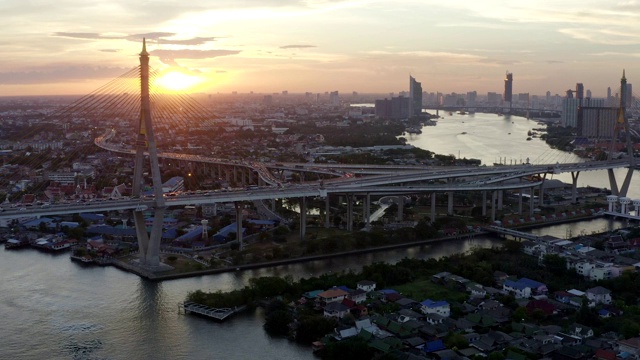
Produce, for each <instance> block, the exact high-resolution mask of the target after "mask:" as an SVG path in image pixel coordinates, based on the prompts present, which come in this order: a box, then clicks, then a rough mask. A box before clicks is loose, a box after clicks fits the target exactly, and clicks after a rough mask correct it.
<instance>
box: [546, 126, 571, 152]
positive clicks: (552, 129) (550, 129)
mask: <svg viewBox="0 0 640 360" xmlns="http://www.w3.org/2000/svg"><path fill="white" fill-rule="evenodd" d="M575 137H576V131H575V129H574V128H571V127H562V126H554V125H549V126H547V133H546V134H542V135H540V138H541V139H542V140H544V141H545V142H546V143H547V144H548V145H549V146H551V147H552V148H554V149H558V150H563V151H572V150H573V145H572V144H571V142H572V141H573V140H574V139H575Z"/></svg>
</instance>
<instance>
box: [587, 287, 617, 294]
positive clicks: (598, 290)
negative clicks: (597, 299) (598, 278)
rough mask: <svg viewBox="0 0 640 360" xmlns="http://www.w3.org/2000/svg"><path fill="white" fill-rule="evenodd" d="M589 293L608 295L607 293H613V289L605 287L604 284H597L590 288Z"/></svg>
mask: <svg viewBox="0 0 640 360" xmlns="http://www.w3.org/2000/svg"><path fill="white" fill-rule="evenodd" d="M587 292H588V293H591V294H594V295H607V294H611V291H610V290H609V289H606V288H603V287H602V286H596V287H593V288H591V289H589V290H587Z"/></svg>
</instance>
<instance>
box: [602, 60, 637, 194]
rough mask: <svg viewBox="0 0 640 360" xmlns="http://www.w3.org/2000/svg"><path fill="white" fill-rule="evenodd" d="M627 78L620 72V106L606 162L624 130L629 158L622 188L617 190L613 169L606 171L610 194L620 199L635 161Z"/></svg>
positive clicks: (623, 72)
mask: <svg viewBox="0 0 640 360" xmlns="http://www.w3.org/2000/svg"><path fill="white" fill-rule="evenodd" d="M626 93H627V78H626V77H625V71H624V70H622V78H621V79H620V106H619V108H618V121H617V122H616V125H615V128H614V132H613V138H612V139H611V146H610V148H609V155H608V156H607V160H611V157H612V155H613V152H614V151H615V150H616V144H617V142H618V141H617V140H618V135H619V134H620V130H624V132H625V135H626V138H625V140H626V146H627V156H628V157H629V169H628V170H627V175H626V176H625V178H624V181H623V182H622V186H621V187H620V188H619V189H618V184H617V182H616V178H615V175H614V173H613V169H608V170H607V172H608V175H609V184H610V186H611V193H612V194H613V195H618V196H621V197H624V196H627V191H628V190H629V185H630V184H631V176H632V175H633V171H634V167H635V159H634V157H633V144H631V134H630V133H629V121H628V119H627V116H626V111H625V110H626V104H625V98H626V96H627V94H626Z"/></svg>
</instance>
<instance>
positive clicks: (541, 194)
mask: <svg viewBox="0 0 640 360" xmlns="http://www.w3.org/2000/svg"><path fill="white" fill-rule="evenodd" d="M538 204H539V205H538V206H543V205H544V180H542V184H540V189H539V190H538Z"/></svg>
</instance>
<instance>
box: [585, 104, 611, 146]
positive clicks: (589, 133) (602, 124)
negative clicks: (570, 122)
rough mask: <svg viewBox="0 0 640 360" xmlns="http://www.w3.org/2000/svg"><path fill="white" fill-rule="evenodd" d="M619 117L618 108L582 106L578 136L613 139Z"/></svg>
mask: <svg viewBox="0 0 640 360" xmlns="http://www.w3.org/2000/svg"><path fill="white" fill-rule="evenodd" d="M617 119H618V108H611V107H590V106H589V107H587V106H580V107H579V108H578V116H577V126H576V127H577V136H580V137H585V138H596V139H612V138H613V136H614V133H615V126H616V121H617Z"/></svg>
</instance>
